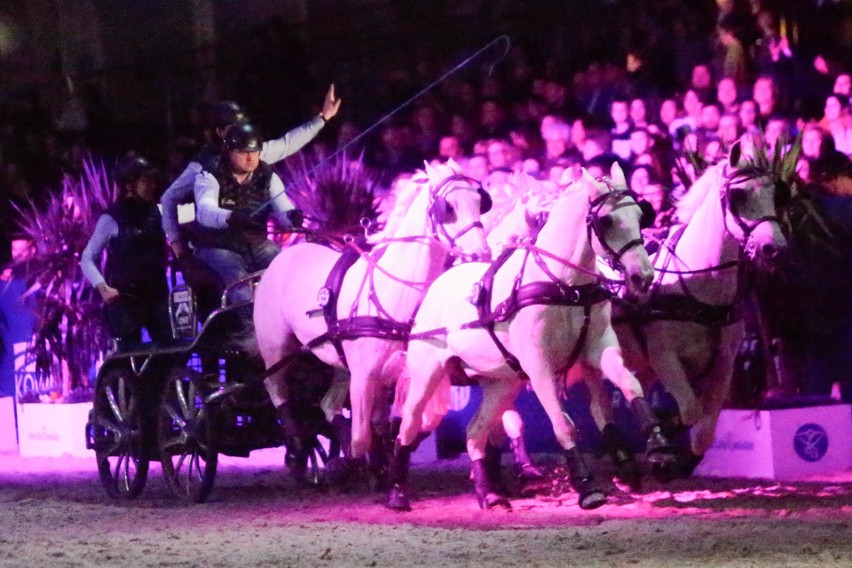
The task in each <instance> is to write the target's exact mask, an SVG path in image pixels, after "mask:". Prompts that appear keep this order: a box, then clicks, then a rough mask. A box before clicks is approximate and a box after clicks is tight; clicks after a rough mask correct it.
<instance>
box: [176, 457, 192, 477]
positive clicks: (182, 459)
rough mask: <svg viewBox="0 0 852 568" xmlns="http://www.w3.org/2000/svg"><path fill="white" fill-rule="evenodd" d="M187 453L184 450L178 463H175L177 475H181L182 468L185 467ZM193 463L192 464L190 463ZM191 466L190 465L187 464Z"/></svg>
mask: <svg viewBox="0 0 852 568" xmlns="http://www.w3.org/2000/svg"><path fill="white" fill-rule="evenodd" d="M186 456H187V453H186V452H183V453H182V454H181V455H180V457H179V458H178V461H177V463H176V464H175V476H180V470H181V469H182V468H183V462H184V460H186ZM190 465H191V464H190ZM187 467H189V466H187Z"/></svg>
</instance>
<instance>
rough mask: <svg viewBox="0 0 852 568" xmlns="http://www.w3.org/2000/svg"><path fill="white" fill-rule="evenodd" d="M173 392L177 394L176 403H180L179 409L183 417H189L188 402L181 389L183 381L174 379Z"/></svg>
mask: <svg viewBox="0 0 852 568" xmlns="http://www.w3.org/2000/svg"><path fill="white" fill-rule="evenodd" d="M175 394H177V399H178V403H179V404H180V411H181V413H182V414H183V416H185V417H187V418H188V417H189V404H188V403H187V400H186V393H185V392H184V390H183V383H182V382H181V381H175Z"/></svg>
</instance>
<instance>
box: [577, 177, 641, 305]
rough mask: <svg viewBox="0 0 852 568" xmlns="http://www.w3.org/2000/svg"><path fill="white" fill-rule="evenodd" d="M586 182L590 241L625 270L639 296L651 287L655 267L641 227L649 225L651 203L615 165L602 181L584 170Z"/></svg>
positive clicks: (632, 290) (614, 265)
mask: <svg viewBox="0 0 852 568" xmlns="http://www.w3.org/2000/svg"><path fill="white" fill-rule="evenodd" d="M579 183H582V184H583V185H584V186H585V187H586V190H587V192H588V196H589V211H588V216H587V218H586V225H587V231H588V236H589V243H590V244H591V246H592V248H593V249H594V251H595V253H596V254H597V255H598V256H601V257H602V258H604V259H605V260H606V261H607V262H608V263H609V264H610V266H612V268H614V269H615V270H618V271H619V272H621V273H623V274H624V277H625V282H626V285H627V290H628V292H629V293H630V294H631V295H635V296H639V295H641V294H643V293H645V292H646V291H647V290H648V287H649V286H650V285H651V281H652V280H653V278H654V269H653V267H652V265H651V260H650V259H649V258H648V253H647V252H646V251H645V247H644V246H643V244H644V241H643V240H642V234H641V232H640V230H641V229H642V227H644V226H647V225H648V222H649V221H652V220H653V219H652V218H650V219H649V214H648V211H647V207H646V206H644V205H641V204H640V201H639V199H638V198H637V196H636V194H635V193H634V192H632V191H630V190H629V189H627V182H626V180H625V178H624V172H623V171H622V170H621V167H620V166H619V165H618V163H614V164H613V165H612V169H611V170H610V177H609V178H608V179H607V178H604V180H602V181H598V180H596V179H595V178H593V177H592V176H591V174H589V172H587V171H585V170H583V177H582V178H581V179H580V181H579Z"/></svg>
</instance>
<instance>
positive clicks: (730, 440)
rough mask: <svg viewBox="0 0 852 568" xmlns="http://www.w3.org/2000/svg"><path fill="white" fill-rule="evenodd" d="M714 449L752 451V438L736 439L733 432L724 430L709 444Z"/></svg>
mask: <svg viewBox="0 0 852 568" xmlns="http://www.w3.org/2000/svg"><path fill="white" fill-rule="evenodd" d="M711 447H712V448H713V449H714V450H724V451H728V452H734V451H740V452H753V451H754V442H753V441H752V440H743V439H738V438H736V437H735V436H734V433H733V432H725V434H724V435H723V436H719V437H717V438H716V439H715V440H714V441H713V445H712V446H711Z"/></svg>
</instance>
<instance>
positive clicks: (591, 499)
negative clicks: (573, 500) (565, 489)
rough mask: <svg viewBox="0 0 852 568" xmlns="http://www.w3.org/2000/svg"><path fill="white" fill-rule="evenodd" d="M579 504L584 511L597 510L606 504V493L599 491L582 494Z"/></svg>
mask: <svg viewBox="0 0 852 568" xmlns="http://www.w3.org/2000/svg"><path fill="white" fill-rule="evenodd" d="M577 504H578V505H580V508H581V509H583V510H584V511H591V510H592V509H597V508H598V507H600V506H601V505H605V504H606V493H604V492H603V491H599V490H593V491H589V492H587V493H581V494H580V499H579V501H578V502H577Z"/></svg>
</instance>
